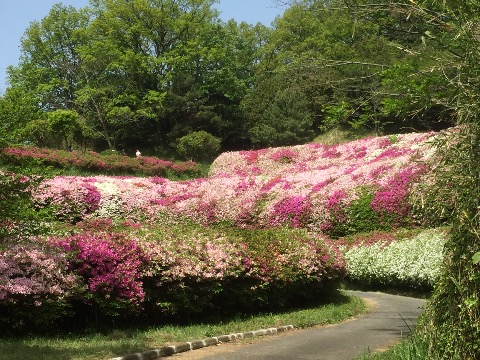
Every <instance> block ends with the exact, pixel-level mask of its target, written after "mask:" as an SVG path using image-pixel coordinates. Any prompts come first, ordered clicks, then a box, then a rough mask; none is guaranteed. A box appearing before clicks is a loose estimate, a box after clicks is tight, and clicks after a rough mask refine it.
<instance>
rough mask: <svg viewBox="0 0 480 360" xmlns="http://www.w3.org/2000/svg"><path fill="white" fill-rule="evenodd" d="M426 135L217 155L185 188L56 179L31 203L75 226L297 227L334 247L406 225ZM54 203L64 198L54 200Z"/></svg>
mask: <svg viewBox="0 0 480 360" xmlns="http://www.w3.org/2000/svg"><path fill="white" fill-rule="evenodd" d="M434 135H435V134H434V133H426V134H405V135H398V136H397V137H396V138H395V141H393V140H392V139H391V138H389V137H379V138H371V139H362V140H357V141H354V142H351V143H348V144H341V145H337V146H324V145H319V144H307V145H301V146H293V147H289V148H275V149H262V150H258V151H243V152H242V151H240V152H236V153H225V154H222V155H221V156H220V157H218V158H217V159H216V160H215V162H214V163H213V164H212V167H211V172H210V177H208V178H199V179H194V180H188V181H170V180H167V179H163V178H158V177H153V178H128V177H107V176H96V177H89V178H79V177H61V178H56V179H52V180H49V181H47V182H45V187H44V188H43V191H42V193H41V194H40V195H39V201H40V202H45V200H46V199H52V200H51V201H53V203H57V204H58V205H59V206H60V208H62V206H61V202H62V201H64V202H65V203H66V204H67V205H66V206H65V207H63V211H67V209H79V210H78V211H77V210H76V211H77V213H78V212H79V213H80V214H81V216H80V218H82V219H83V218H87V217H96V216H104V217H108V216H110V217H118V218H124V219H130V220H142V219H144V218H148V219H151V220H154V219H156V218H158V217H159V216H160V217H162V219H163V218H165V216H166V217H167V218H169V219H171V220H172V221H178V219H179V218H182V217H183V218H189V219H191V220H193V221H195V222H198V223H203V224H214V223H221V222H228V223H231V224H235V225H237V226H240V227H249V226H255V227H260V228H261V227H271V226H284V225H287V226H291V227H306V228H309V229H311V230H315V231H323V232H325V233H327V234H329V235H331V236H334V237H340V236H344V235H347V234H350V233H355V232H359V231H370V230H374V229H376V228H378V229H391V228H395V227H399V226H406V225H409V221H410V217H409V215H410V209H411V205H410V203H409V194H410V188H411V187H412V184H415V182H418V181H419V179H420V177H421V176H422V175H423V174H424V173H426V172H428V169H429V161H430V160H431V156H432V153H433V150H432V148H431V146H430V145H429V143H428V141H429V140H431V139H432V138H433V136H434ZM72 184H75V186H74V187H75V188H76V190H75V189H73V188H72V187H73V185H72ZM92 187H95V188H96V189H97V191H98V193H99V201H98V204H97V202H96V199H97V196H98V194H96V193H95V192H94V190H93V188H92ZM75 192H77V194H74V193H75ZM94 193H95V195H94ZM58 194H66V195H65V197H64V200H62V199H61V197H60V196H59V195H58ZM86 197H88V198H90V204H88V205H87V204H86V203H85V201H84V200H83V199H85V198H86ZM72 211H73V210H72ZM166 214H167V215H166Z"/></svg>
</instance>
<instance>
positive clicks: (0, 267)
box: [0, 240, 80, 329]
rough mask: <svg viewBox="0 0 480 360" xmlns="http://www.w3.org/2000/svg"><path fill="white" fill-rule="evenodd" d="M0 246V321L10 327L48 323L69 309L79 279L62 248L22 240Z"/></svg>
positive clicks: (66, 312)
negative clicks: (69, 267) (71, 268)
mask: <svg viewBox="0 0 480 360" xmlns="http://www.w3.org/2000/svg"><path fill="white" fill-rule="evenodd" d="M3 245H4V246H3V247H2V248H1V250H0V314H1V315H0V323H3V324H6V325H7V326H9V327H13V328H17V329H18V328H22V327H23V326H24V325H26V324H31V323H34V324H36V325H37V326H47V325H48V324H51V323H52V322H53V321H54V320H57V319H59V318H61V317H62V316H65V315H66V314H68V312H69V301H70V300H71V299H72V298H73V296H74V295H75V294H76V293H77V292H78V289H79V288H80V282H79V281H78V279H77V277H76V276H75V275H74V274H72V273H71V272H69V271H68V269H67V264H68V261H67V257H66V254H65V253H63V252H60V251H58V249H56V248H55V247H51V246H48V245H47V244H45V243H41V242H39V243H38V242H34V241H28V240H24V241H22V243H20V244H12V243H10V244H3Z"/></svg>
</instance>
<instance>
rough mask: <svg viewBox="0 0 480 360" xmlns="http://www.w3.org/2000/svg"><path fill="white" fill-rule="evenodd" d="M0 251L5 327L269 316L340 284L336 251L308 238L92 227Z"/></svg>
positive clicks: (99, 223) (0, 307)
mask: <svg viewBox="0 0 480 360" xmlns="http://www.w3.org/2000/svg"><path fill="white" fill-rule="evenodd" d="M0 249H1V250H0V313H1V314H2V315H1V316H0V322H3V323H4V324H7V325H9V326H21V325H22V324H24V325H26V324H31V323H35V324H37V325H47V324H51V323H52V322H54V321H55V320H58V319H60V318H65V317H68V316H75V315H76V316H79V315H82V316H86V317H91V314H93V313H94V311H92V310H95V311H96V312H97V315H100V316H120V315H122V316H125V315H127V314H128V315H132V314H137V315H144V316H147V315H148V316H149V317H158V316H160V315H162V316H165V315H178V316H182V317H188V316H189V315H192V314H196V313H208V311H215V312H216V313H218V312H221V311H224V312H229V311H249V310H252V309H255V310H259V309H262V308H268V309H272V308H276V307H282V306H284V305H287V304H289V303H292V302H295V303H297V304H298V303H299V302H300V303H301V302H302V301H307V300H310V299H314V298H316V297H318V296H322V294H324V292H325V291H328V289H330V288H331V287H332V286H335V285H336V284H338V282H339V281H340V280H341V279H342V278H343V276H344V275H345V264H344V262H343V259H342V257H341V254H340V252H339V251H338V249H337V248H336V247H335V246H334V245H333V244H332V243H331V242H330V241H328V240H326V239H325V238H323V237H321V236H316V235H313V234H309V233H307V232H306V231H304V230H288V231H287V230H282V231H278V230H277V231H273V230H257V231H253V230H251V231H242V232H237V231H235V230H227V229H226V230H224V231H223V230H219V229H217V230H215V231H213V230H210V229H205V228H201V227H198V226H190V227H187V226H181V227H180V226H177V227H168V228H161V227H155V228H147V227H144V226H142V225H140V224H138V223H131V222H129V223H126V224H124V225H123V226H122V227H118V226H113V225H112V223H111V222H110V221H108V220H96V221H93V222H90V223H87V224H80V225H79V226H77V227H76V228H75V230H74V233H73V234H71V235H64V236H50V237H48V238H31V239H28V240H27V239H23V240H22V241H15V242H13V243H9V244H5V243H4V244H2V246H1V247H0ZM80 309H83V310H80ZM85 309H86V310H85ZM79 311H82V314H79V313H78V312H79Z"/></svg>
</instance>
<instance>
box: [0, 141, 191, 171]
mask: <svg viewBox="0 0 480 360" xmlns="http://www.w3.org/2000/svg"><path fill="white" fill-rule="evenodd" d="M0 157H1V158H3V159H4V161H6V162H8V163H14V164H17V165H29V164H31V163H32V162H39V163H43V164H47V165H53V166H55V167H60V168H69V167H74V168H79V169H83V170H88V171H95V172H101V173H105V174H119V173H122V174H123V173H127V174H137V173H140V174H145V175H150V176H154V175H156V176H167V175H168V174H169V173H171V174H173V175H176V176H180V175H183V174H187V175H196V174H198V173H200V168H199V167H198V166H197V164H196V163H194V162H192V161H186V162H178V163H175V162H172V161H169V160H162V159H159V158H157V157H153V156H141V157H138V158H133V157H128V156H122V155H120V154H119V153H117V152H115V151H112V153H111V154H107V155H100V154H98V153H96V152H94V151H86V152H81V151H63V150H55V149H48V148H38V147H34V146H18V147H14V148H12V147H7V148H3V149H2V150H1V151H0Z"/></svg>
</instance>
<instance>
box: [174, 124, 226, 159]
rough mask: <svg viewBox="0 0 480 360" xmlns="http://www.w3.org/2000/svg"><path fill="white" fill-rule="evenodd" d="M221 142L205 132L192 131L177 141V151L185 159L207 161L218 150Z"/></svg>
mask: <svg viewBox="0 0 480 360" xmlns="http://www.w3.org/2000/svg"><path fill="white" fill-rule="evenodd" d="M220 143H221V140H220V139H219V138H217V137H215V136H213V135H212V134H210V133H208V132H206V131H194V132H192V133H190V134H188V135H185V136H183V137H181V138H179V139H177V151H178V153H179V154H180V155H181V156H183V157H184V158H186V159H192V160H194V161H208V160H211V159H213V158H214V157H215V155H216V154H217V153H218V151H219V150H220Z"/></svg>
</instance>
